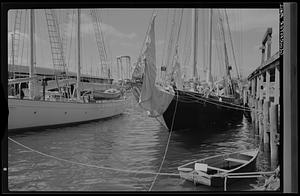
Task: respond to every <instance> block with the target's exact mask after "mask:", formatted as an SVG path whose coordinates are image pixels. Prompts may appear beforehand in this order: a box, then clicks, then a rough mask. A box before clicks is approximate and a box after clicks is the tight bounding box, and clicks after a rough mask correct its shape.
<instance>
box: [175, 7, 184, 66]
mask: <svg viewBox="0 0 300 196" xmlns="http://www.w3.org/2000/svg"><path fill="white" fill-rule="evenodd" d="M182 15H183V9H181V13H180V22H179V27H178V33H177V39H176V44H175V51H176V50H178V41H179V35H180V30H181V24H182ZM177 52H178V51H177ZM176 55H178V54H176ZM174 60H175V54H174V56H173V59H172V65H173V63H174Z"/></svg>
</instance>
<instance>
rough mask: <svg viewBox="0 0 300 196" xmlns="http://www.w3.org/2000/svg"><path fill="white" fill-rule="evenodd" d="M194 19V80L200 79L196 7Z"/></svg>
mask: <svg viewBox="0 0 300 196" xmlns="http://www.w3.org/2000/svg"><path fill="white" fill-rule="evenodd" d="M192 16H193V21H194V29H193V30H194V31H193V32H194V35H193V41H194V53H193V79H194V82H195V81H196V80H198V79H199V76H198V73H197V44H198V12H197V9H196V8H195V9H194V10H193V15H192Z"/></svg>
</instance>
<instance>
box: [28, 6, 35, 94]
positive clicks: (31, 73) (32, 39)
mask: <svg viewBox="0 0 300 196" xmlns="http://www.w3.org/2000/svg"><path fill="white" fill-rule="evenodd" d="M34 65H35V15H34V10H33V9H31V10H30V67H29V77H30V78H31V77H33V76H34ZM28 89H29V98H33V96H34V94H33V89H34V83H33V82H32V80H30V81H29V86H28Z"/></svg>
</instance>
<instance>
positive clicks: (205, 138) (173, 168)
mask: <svg viewBox="0 0 300 196" xmlns="http://www.w3.org/2000/svg"><path fill="white" fill-rule="evenodd" d="M9 136H10V138H11V139H13V140H15V141H17V142H19V143H21V144H22V145H24V146H26V147H29V148H30V149H33V150H35V151H38V152H40V153H38V152H34V151H32V150H29V149H27V148H25V147H24V146H21V145H19V144H17V143H15V142H12V141H11V140H9V141H8V166H9V167H8V185H9V187H8V188H9V190H10V191H148V190H149V188H150V186H151V184H152V182H153V180H154V178H155V175H153V174H143V173H130V172H121V171H114V170H107V169H102V168H101V167H109V168H115V169H122V170H134V171H146V172H153V173H155V172H158V169H159V167H160V164H161V162H162V158H163V155H164V151H165V148H166V144H167V141H168V136H169V132H168V131H167V130H166V129H165V127H164V126H163V125H162V124H160V122H158V121H157V120H156V119H153V118H150V117H147V114H146V113H145V112H144V111H143V110H141V109H140V108H139V107H138V106H137V104H136V102H135V100H134V99H131V100H130V104H129V105H128V108H127V110H126V112H125V113H123V114H122V115H120V116H117V117H114V118H110V119H106V120H100V121H97V122H92V123H86V124H81V125H77V126H70V127H64V128H53V129H41V130H38V131H34V132H33V131H26V132H19V133H14V134H10V135H9ZM257 146H258V139H257V136H255V134H254V132H253V128H252V127H251V125H250V124H249V123H248V122H247V120H246V119H244V120H243V122H242V123H241V124H238V125H236V126H234V127H231V128H217V129H214V130H209V129H206V130H199V131H178V132H172V135H171V139H170V143H169V147H168V152H167V155H166V158H165V161H164V164H163V166H162V169H161V172H164V173H178V171H177V167H178V166H180V165H182V164H185V163H188V162H190V161H193V160H195V159H200V158H204V157H207V156H211V155H216V154H219V153H224V152H232V151H236V150H244V149H250V148H254V147H257ZM41 153H44V154H41ZM65 160H67V161H65ZM68 161H69V162H68ZM257 168H258V169H259V170H262V171H269V160H268V159H267V158H265V156H263V153H262V152H261V153H260V154H259V157H258V161H257ZM259 182H260V180H259V179H258V180H257V179H252V180H244V181H243V183H240V182H237V183H234V184H232V185H230V186H229V187H228V188H227V189H228V190H232V191H234V190H254V188H255V185H256V184H257V183H259ZM222 190H223V188H222V187H221V188H213V187H207V186H202V185H197V186H195V185H194V184H193V183H191V182H187V181H185V180H183V179H180V177H178V176H158V177H157V179H156V181H155V184H154V186H153V187H152V191H222Z"/></svg>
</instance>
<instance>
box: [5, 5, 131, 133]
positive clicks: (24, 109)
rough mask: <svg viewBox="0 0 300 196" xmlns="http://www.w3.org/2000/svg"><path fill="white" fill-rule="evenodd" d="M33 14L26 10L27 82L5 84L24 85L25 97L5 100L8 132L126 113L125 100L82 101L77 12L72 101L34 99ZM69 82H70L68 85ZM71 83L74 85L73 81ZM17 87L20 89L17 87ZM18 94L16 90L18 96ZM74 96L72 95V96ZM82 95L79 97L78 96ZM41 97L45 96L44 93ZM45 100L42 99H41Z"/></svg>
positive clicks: (80, 121)
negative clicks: (25, 86) (28, 43)
mask: <svg viewBox="0 0 300 196" xmlns="http://www.w3.org/2000/svg"><path fill="white" fill-rule="evenodd" d="M34 14H35V10H30V19H31V22H30V26H31V28H30V29H31V31H30V32H31V33H30V45H31V50H30V51H31V55H30V56H31V58H30V60H31V63H30V69H29V70H30V71H29V77H28V78H17V79H15V81H9V84H14V83H17V82H19V83H21V82H28V83H29V85H28V86H29V90H28V91H29V92H28V94H29V97H28V98H24V97H22V96H20V97H8V109H9V115H8V130H9V131H11V130H19V129H36V128H40V127H53V126H61V125H66V124H74V123H82V122H87V121H93V120H99V119H103V118H108V117H113V116H116V115H119V114H122V113H123V112H124V111H125V109H126V103H127V99H126V98H124V97H120V98H119V99H114V100H103V101H96V100H92V99H90V97H89V99H85V96H84V92H85V89H84V85H83V84H82V82H81V80H80V77H81V74H80V68H81V60H80V57H81V53H80V49H81V46H80V32H81V31H80V27H81V26H80V9H78V10H77V20H78V22H77V23H78V26H77V40H78V41H77V43H78V45H77V49H78V50H77V51H78V54H77V58H78V66H77V80H76V81H75V82H76V87H74V89H75V90H73V95H76V96H73V98H71V97H68V98H67V99H63V100H61V101H58V100H55V101H51V100H45V98H44V99H39V98H38V99H37V98H36V97H38V96H36V97H35V96H34V95H35V91H36V89H37V88H35V87H37V81H38V79H39V78H38V77H37V76H35V74H34V66H33V65H34V64H35V62H34V61H35V56H34V55H35V43H34V35H35V26H34V24H35V22H34V21H35V15H34ZM69 82H70V81H69ZM73 82H74V81H73ZM59 83H60V85H61V80H57V84H59ZM67 83H68V81H67ZM19 86H20V87H21V85H19ZM21 92H22V91H21V90H20V93H21ZM75 92H76V94H75ZM82 92H83V93H82ZM44 94H45V92H44ZM44 96H45V95H44Z"/></svg>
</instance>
